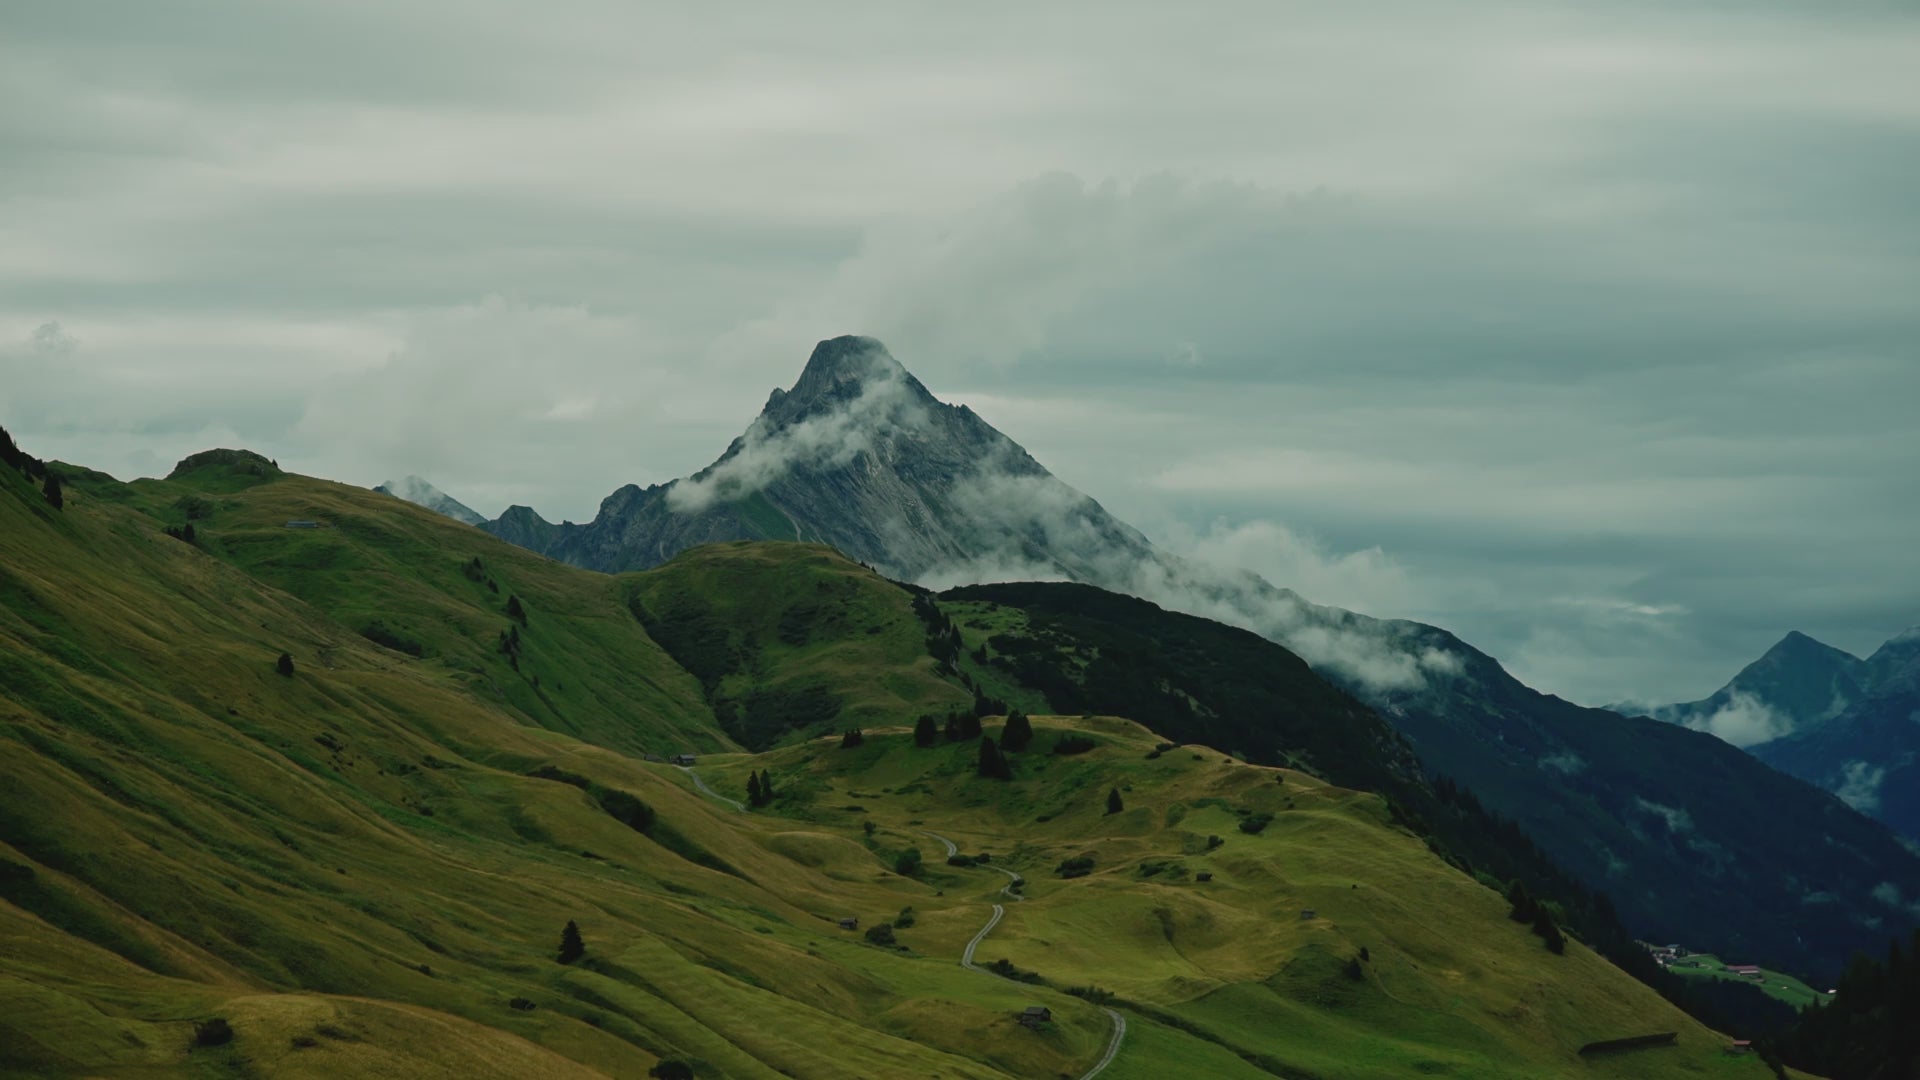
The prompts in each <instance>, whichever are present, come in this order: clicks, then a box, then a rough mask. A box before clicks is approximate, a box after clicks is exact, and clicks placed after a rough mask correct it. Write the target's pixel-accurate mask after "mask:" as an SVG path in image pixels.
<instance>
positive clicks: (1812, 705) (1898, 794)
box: [1616, 626, 1920, 841]
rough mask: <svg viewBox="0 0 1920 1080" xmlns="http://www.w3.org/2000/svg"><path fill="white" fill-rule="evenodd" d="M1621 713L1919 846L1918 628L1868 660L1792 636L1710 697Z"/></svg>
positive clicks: (1628, 708)
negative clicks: (1811, 787)
mask: <svg viewBox="0 0 1920 1080" xmlns="http://www.w3.org/2000/svg"><path fill="white" fill-rule="evenodd" d="M1616 708H1617V709H1620V710H1621V711H1644V712H1646V713H1647V714H1648V715H1651V716H1653V717H1654V718H1655V719H1658V720H1664V721H1667V722H1668V723H1673V724H1679V725H1682V726H1685V727H1690V728H1693V729H1695V730H1698V731H1705V732H1708V733H1710V734H1713V735H1716V736H1719V737H1720V738H1723V739H1726V740H1727V741H1728V742H1730V743H1733V744H1734V745H1736V746H1740V747H1743V748H1745V749H1746V750H1747V751H1748V752H1749V753H1751V754H1753V755H1754V756H1755V757H1757V758H1759V759H1760V760H1761V761H1764V762H1766V763H1767V764H1769V765H1772V766H1773V767H1774V768H1776V769H1779V770H1780V771H1782V772H1785V773H1788V774H1790V775H1793V776H1797V777H1799V778H1801V779H1803V780H1806V781H1808V782H1809V783H1812V784H1815V785H1818V786H1819V787H1822V788H1824V789H1826V790H1828V791H1831V792H1833V793H1834V794H1835V795H1837V796H1839V797H1840V798H1841V799H1842V800H1844V801H1845V802H1846V803H1847V804H1848V805H1850V806H1852V807H1854V808H1855V809H1857V810H1859V811H1860V812H1862V813H1864V814H1869V815H1871V816H1873V817H1875V818H1878V819H1879V820H1881V821H1883V822H1885V823H1886V824H1887V825H1888V826H1889V827H1890V828H1893V829H1894V830H1895V831H1897V832H1899V833H1901V834H1902V835H1904V836H1906V837H1908V838H1910V839H1912V840H1916V841H1920V769H1916V767H1915V766H1916V762H1920V626H1916V627H1912V628H1909V629H1907V630H1905V631H1903V632H1901V633H1899V634H1896V635H1894V636H1893V637H1892V638H1890V639H1888V640H1887V641H1886V642H1885V643H1883V644H1882V645H1881V646H1880V648H1879V649H1877V650H1875V651H1874V654H1873V655H1872V656H1870V657H1868V658H1867V659H1865V660H1862V659H1860V658H1859V657H1857V656H1854V655H1853V654H1851V653H1848V652H1845V651H1842V650H1840V649H1836V648H1834V647H1832V646H1830V645H1826V644H1824V643H1822V642H1819V641H1816V640H1814V639H1813V638H1811V637H1808V636H1807V635H1805V634H1802V633H1800V632H1798V631H1795V632H1792V633H1789V634H1788V635H1787V636H1786V637H1784V638H1782V639H1781V640H1780V642H1779V643H1778V644H1776V645H1774V647H1773V648H1771V649H1768V650H1767V652H1766V653H1765V655H1763V656H1761V657H1760V659H1758V660H1756V661H1754V662H1753V663H1751V664H1749V665H1747V666H1746V667H1745V668H1743V669H1741V671H1740V673H1739V674H1738V675H1735V676H1734V677H1733V679H1732V680H1731V681H1729V682H1728V683H1727V685H1725V686H1723V687H1721V688H1720V689H1719V690H1718V691H1716V692H1715V693H1714V694H1713V695H1712V696H1711V697H1708V698H1705V699H1702V700H1700V701H1694V702H1685V703H1682V704H1678V705H1662V706H1657V707H1655V708H1653V709H1650V710H1644V709H1636V708H1634V707H1633V706H1616Z"/></svg>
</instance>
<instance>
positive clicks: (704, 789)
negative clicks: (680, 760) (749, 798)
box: [674, 765, 747, 813]
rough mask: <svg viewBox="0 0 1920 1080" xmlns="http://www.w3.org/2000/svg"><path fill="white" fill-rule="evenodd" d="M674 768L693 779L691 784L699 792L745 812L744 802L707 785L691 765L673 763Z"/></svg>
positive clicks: (745, 805)
mask: <svg viewBox="0 0 1920 1080" xmlns="http://www.w3.org/2000/svg"><path fill="white" fill-rule="evenodd" d="M674 768H676V769H679V770H680V771H681V772H683V773H686V774H687V779H689V780H692V781H693V786H694V787H696V788H698V789H700V794H702V795H706V796H709V797H711V798H715V799H719V800H720V801H721V802H723V803H726V804H727V805H728V806H731V807H733V808H734V809H735V810H738V811H741V812H742V813H745V812H746V809H747V804H746V803H743V802H741V801H740V800H739V799H729V798H727V797H726V796H725V795H722V794H720V793H719V792H717V791H715V790H713V789H712V788H710V787H708V786H707V782H706V781H705V780H702V779H700V774H699V773H697V772H694V771H693V766H691V765H675V766H674Z"/></svg>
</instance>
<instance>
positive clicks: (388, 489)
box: [373, 476, 487, 525]
mask: <svg viewBox="0 0 1920 1080" xmlns="http://www.w3.org/2000/svg"><path fill="white" fill-rule="evenodd" d="M373 490H375V491H378V492H380V493H382V494H385V495H392V496H393V497H395V498H397V499H405V500H406V501H408V502H410V503H412V504H413V505H415V506H424V507H426V508H427V509H429V510H431V511H433V512H434V513H436V514H445V515H446V516H448V517H450V518H452V519H453V520H455V521H464V522H466V523H467V524H469V525H484V524H486V522H487V519H486V518H485V517H482V516H481V515H479V514H477V513H475V512H474V511H473V510H471V509H470V508H468V507H467V506H466V505H465V504H464V503H462V502H460V501H459V500H458V499H455V498H454V497H453V496H451V495H448V494H447V493H446V492H444V491H441V490H440V489H439V488H437V487H434V486H433V485H432V484H429V483H427V482H426V481H425V480H422V479H420V478H419V477H417V476H408V477H405V478H404V479H400V480H389V481H387V482H386V483H384V484H380V485H378V486H376V487H375V488H374V489H373Z"/></svg>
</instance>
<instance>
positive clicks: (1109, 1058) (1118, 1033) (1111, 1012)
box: [1080, 1006, 1127, 1080]
mask: <svg viewBox="0 0 1920 1080" xmlns="http://www.w3.org/2000/svg"><path fill="white" fill-rule="evenodd" d="M1100 1011H1101V1012H1103V1013H1106V1014H1107V1017H1108V1019H1110V1020H1112V1021H1113V1038H1112V1040H1110V1041H1109V1042H1108V1043H1107V1052H1106V1053H1104V1054H1102V1055H1100V1060H1099V1061H1096V1062H1094V1063H1093V1068H1091V1069H1088V1070H1087V1071H1086V1072H1083V1073H1081V1074H1080V1080H1093V1077H1096V1076H1099V1075H1100V1070H1102V1069H1104V1068H1106V1067H1107V1066H1109V1065H1111V1064H1113V1058H1114V1055H1116V1054H1118V1053H1119V1052H1120V1040H1122V1039H1124V1038H1126V1037H1127V1018H1126V1017H1124V1016H1121V1015H1120V1012H1119V1010H1117V1009H1109V1008H1106V1007H1104V1006H1103V1007H1102V1008H1101V1009H1100Z"/></svg>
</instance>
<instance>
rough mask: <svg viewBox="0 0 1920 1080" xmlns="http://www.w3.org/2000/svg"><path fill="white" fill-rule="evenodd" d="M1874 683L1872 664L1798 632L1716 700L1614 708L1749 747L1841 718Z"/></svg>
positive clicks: (1730, 683) (1731, 682)
mask: <svg viewBox="0 0 1920 1080" xmlns="http://www.w3.org/2000/svg"><path fill="white" fill-rule="evenodd" d="M1871 682H1872V675H1871V670H1870V668H1869V666H1868V664H1867V663H1866V661H1863V660H1861V659H1860V658H1859V657H1857V656H1854V655H1853V654H1852V653H1848V652H1844V651H1842V650H1840V649H1836V648H1834V647H1833V646H1831V645H1827V644H1824V643H1822V642H1819V641H1815V640H1814V639H1813V638H1810V637H1808V636H1807V635H1805V634H1802V633H1800V632H1799V631H1798V630H1795V631H1792V632H1790V633H1788V634H1787V636H1786V637H1783V638H1781V639H1780V641H1779V642H1778V643H1776V644H1775V645H1774V646H1773V647H1772V648H1771V649H1768V650H1767V651H1766V653H1765V654H1764V655H1762V656H1761V657H1760V659H1758V660H1755V661H1754V662H1753V663H1751V664H1748V665H1747V666H1746V667H1744V668H1742V669H1741V670H1740V673H1739V674H1737V675H1735V676H1734V677H1733V678H1732V679H1731V680H1729V681H1728V682H1727V684H1726V685H1725V686H1723V687H1721V688H1720V689H1719V690H1716V691H1714V693H1713V694H1712V696H1710V697H1707V698H1703V699H1702V700H1700V701H1691V702H1682V703H1679V704H1674V705H1658V706H1653V707H1650V708H1649V707H1643V706H1636V705H1634V704H1632V703H1622V704H1619V705H1614V706H1610V708H1613V709H1614V710H1615V711H1618V712H1628V713H1641V712H1644V713H1645V714H1646V715H1648V716H1651V717H1653V718H1654V719H1656V720H1665V721H1667V722H1668V723H1672V724H1679V725H1681V726H1683V727H1690V728H1692V729H1694V730H1695V731H1704V732H1707V733H1708V734H1711V735H1717V736H1719V737H1720V738H1722V739H1725V740H1726V741H1728V742H1730V743H1732V744H1733V745H1735V746H1741V747H1745V746H1754V745H1757V744H1759V743H1764V742H1768V741H1770V740H1773V739H1778V738H1780V737H1782V736H1785V735H1790V734H1792V733H1793V732H1795V731H1798V730H1802V729H1805V728H1807V727H1809V726H1812V725H1815V724H1820V723H1824V722H1826V721H1828V720H1831V719H1833V718H1834V717H1836V716H1839V715H1840V714H1841V713H1843V712H1845V711H1846V710H1847V708H1848V707H1849V706H1851V705H1852V704H1854V703H1855V702H1857V701H1859V700H1860V699H1861V698H1863V697H1864V696H1866V690H1865V686H1867V685H1869V684H1870V683H1871Z"/></svg>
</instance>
